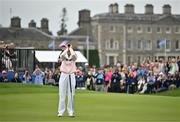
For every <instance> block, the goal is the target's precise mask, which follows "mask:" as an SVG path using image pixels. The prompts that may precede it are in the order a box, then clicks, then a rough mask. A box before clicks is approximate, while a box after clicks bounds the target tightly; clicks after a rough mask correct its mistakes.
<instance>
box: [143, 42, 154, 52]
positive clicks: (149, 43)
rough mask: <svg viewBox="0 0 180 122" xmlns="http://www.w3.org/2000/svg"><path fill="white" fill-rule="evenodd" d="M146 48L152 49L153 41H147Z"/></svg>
mask: <svg viewBox="0 0 180 122" xmlns="http://www.w3.org/2000/svg"><path fill="white" fill-rule="evenodd" d="M144 49H145V50H151V49H152V43H151V40H147V41H145V44H144Z"/></svg>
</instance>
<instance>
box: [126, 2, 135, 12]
mask: <svg viewBox="0 0 180 122" xmlns="http://www.w3.org/2000/svg"><path fill="white" fill-rule="evenodd" d="M124 11H125V14H134V5H133V4H126V5H125V10H124Z"/></svg>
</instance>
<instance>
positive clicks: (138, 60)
mask: <svg viewBox="0 0 180 122" xmlns="http://www.w3.org/2000/svg"><path fill="white" fill-rule="evenodd" d="M137 62H138V64H141V56H138V57H137Z"/></svg>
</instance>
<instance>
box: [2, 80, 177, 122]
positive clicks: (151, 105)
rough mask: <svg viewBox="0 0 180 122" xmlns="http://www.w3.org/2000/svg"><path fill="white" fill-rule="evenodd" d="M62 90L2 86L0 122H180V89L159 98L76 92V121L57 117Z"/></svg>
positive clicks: (28, 86)
mask: <svg viewBox="0 0 180 122" xmlns="http://www.w3.org/2000/svg"><path fill="white" fill-rule="evenodd" d="M57 107H58V88H57V87H53V86H36V85H23V84H12V83H8V84H4V83H0V122H7V121H8V122H9V121H16V122H24V121H33V122H35V121H37V122H39V121H41V122H47V121H48V122H55V121H56V122H57V121H58V122H69V121H71V122H90V121H93V122H95V121H96V122H101V121H103V122H113V121H117V122H180V89H177V90H175V91H169V92H164V93H160V94H158V95H139V94H134V95H130V94H122V93H120V94H114V93H97V92H90V91H76V95H75V112H76V113H75V114H76V117H75V118H70V117H68V116H67V113H65V116H64V117H62V118H59V117H57Z"/></svg>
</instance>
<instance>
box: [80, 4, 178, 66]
mask: <svg viewBox="0 0 180 122" xmlns="http://www.w3.org/2000/svg"><path fill="white" fill-rule="evenodd" d="M118 7H119V6H118V4H117V3H115V4H110V5H109V12H107V13H100V14H97V15H95V16H93V17H90V11H89V10H82V11H79V22H78V24H79V28H81V29H82V28H86V29H84V30H86V31H87V32H89V33H88V34H89V35H90V37H91V38H92V40H93V41H94V44H95V48H96V49H97V50H98V52H99V58H100V65H106V64H111V65H113V64H116V63H117V62H122V63H125V64H131V63H133V62H138V63H140V62H142V61H144V60H145V59H151V60H155V59H158V58H172V57H177V56H180V15H176V14H172V13H171V6H170V5H169V4H166V5H163V7H162V14H155V13H154V11H153V5H151V4H146V5H145V12H144V13H140V14H139V13H135V11H134V5H133V4H126V5H125V6H124V13H119V10H118ZM161 41H166V45H160V43H161Z"/></svg>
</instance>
